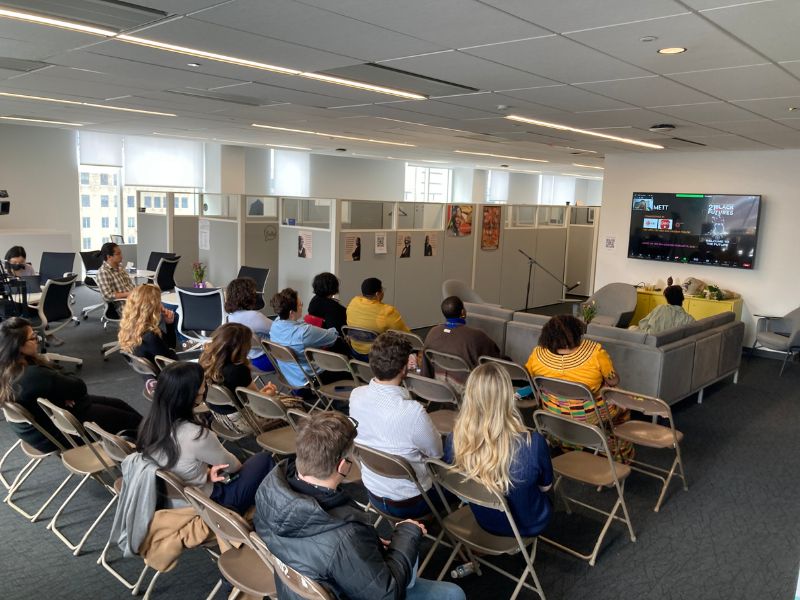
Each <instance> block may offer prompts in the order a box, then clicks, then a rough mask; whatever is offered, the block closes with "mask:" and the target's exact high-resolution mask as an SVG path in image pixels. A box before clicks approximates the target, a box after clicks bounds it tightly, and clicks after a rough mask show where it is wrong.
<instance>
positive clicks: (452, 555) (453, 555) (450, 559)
mask: <svg viewBox="0 0 800 600" xmlns="http://www.w3.org/2000/svg"><path fill="white" fill-rule="evenodd" d="M463 545H464V544H462V543H461V542H458V543H457V544H456V545H455V547H454V548H453V551H452V552H451V553H450V556H449V557H448V559H447V562H446V563H444V566H443V567H442V570H441V571H440V572H439V576H438V577H437V578H436V581H441V580H442V579H444V576H445V574H446V573H447V569H449V568H450V565H451V564H453V561H454V560H455V558H456V554H458V551H459V550H460V549H461V546H463Z"/></svg>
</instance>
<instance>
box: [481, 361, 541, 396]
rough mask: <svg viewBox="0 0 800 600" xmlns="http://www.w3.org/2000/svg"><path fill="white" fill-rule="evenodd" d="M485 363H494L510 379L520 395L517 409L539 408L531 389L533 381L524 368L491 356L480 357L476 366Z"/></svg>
mask: <svg viewBox="0 0 800 600" xmlns="http://www.w3.org/2000/svg"><path fill="white" fill-rule="evenodd" d="M487 362H491V363H495V364H497V365H499V366H501V367H503V368H504V369H505V370H506V372H507V373H508V375H509V377H511V383H512V384H514V388H515V389H516V390H517V391H518V392H519V393H520V398H519V399H518V400H517V408H520V409H524V408H538V407H539V401H538V399H537V398H536V393H535V392H534V389H533V380H532V379H531V376H530V374H529V373H528V370H527V369H526V368H525V367H523V366H521V365H519V364H517V363H515V362H513V361H511V360H503V359H502V358H494V357H493V356H481V357H480V358H479V359H478V364H481V365H483V364H485V363H487ZM526 388H527V389H526ZM523 393H524V394H525V395H524V396H523V395H522V394H523Z"/></svg>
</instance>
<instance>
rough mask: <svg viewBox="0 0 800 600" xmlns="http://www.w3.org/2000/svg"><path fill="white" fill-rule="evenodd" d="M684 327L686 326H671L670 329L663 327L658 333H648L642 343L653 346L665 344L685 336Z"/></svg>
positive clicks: (657, 346)
mask: <svg viewBox="0 0 800 600" xmlns="http://www.w3.org/2000/svg"><path fill="white" fill-rule="evenodd" d="M684 329H686V328H685V327H673V328H672V329H665V330H664V331H659V332H658V333H650V334H648V335H647V339H646V340H645V342H644V343H645V344H647V345H648V346H654V347H656V348H659V347H660V346H666V345H667V344H671V343H672V342H677V341H678V340H682V339H683V338H684V337H685V331H684Z"/></svg>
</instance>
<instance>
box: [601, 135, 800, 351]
mask: <svg viewBox="0 0 800 600" xmlns="http://www.w3.org/2000/svg"><path fill="white" fill-rule="evenodd" d="M798 164H800V151H798V150H776V151H763V152H692V153H686V154H678V153H659V154H655V153H648V154H632V153H631V154H624V155H623V154H619V155H609V156H606V165H605V166H606V171H605V182H604V186H603V210H602V213H601V220H600V229H599V239H598V246H597V267H596V271H595V289H598V288H599V287H601V286H603V285H605V284H606V283H610V282H613V281H625V282H628V283H637V282H639V281H646V282H651V281H653V282H655V281H660V282H661V284H662V285H663V284H664V281H665V280H666V278H667V277H668V276H669V275H672V276H673V277H674V278H676V279H680V280H681V281H683V280H684V279H686V278H687V277H690V276H692V277H697V278H699V279H702V280H703V281H705V282H707V283H712V282H713V283H716V284H719V285H720V286H721V287H723V288H725V289H730V290H733V291H735V292H739V293H740V294H741V295H742V298H743V300H744V311H743V314H742V320H743V321H744V322H745V324H746V325H747V334H746V336H745V344H746V345H749V344H751V343H752V339H753V331H754V323H755V319H754V318H753V316H752V315H754V314H768V315H782V314H784V313H786V312H788V311H790V310H792V309H794V308H796V307H797V305H798V303H800V262H798V261H797V258H796V255H797V252H796V250H795V243H796V241H797V239H798V224H800V202H798V183H797V176H796V170H797V165H798ZM633 192H684V193H692V192H695V193H707V194H714V193H721V194H726V193H727V194H761V196H762V206H761V220H760V222H759V233H758V247H757V250H756V260H755V268H754V269H753V270H743V269H728V268H723V267H700V266H692V265H678V264H669V265H666V264H661V263H658V262H655V261H644V260H634V259H629V258H627V253H628V232H629V227H630V214H631V213H630V206H631V195H632V194H633ZM608 236H614V237H615V238H616V247H615V248H614V250H607V249H605V240H606V238H607V237H608Z"/></svg>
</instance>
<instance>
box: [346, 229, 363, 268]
mask: <svg viewBox="0 0 800 600" xmlns="http://www.w3.org/2000/svg"><path fill="white" fill-rule="evenodd" d="M344 260H345V262H357V261H359V260H361V236H360V235H356V234H353V233H346V234H345V235H344Z"/></svg>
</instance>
